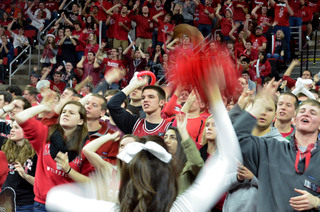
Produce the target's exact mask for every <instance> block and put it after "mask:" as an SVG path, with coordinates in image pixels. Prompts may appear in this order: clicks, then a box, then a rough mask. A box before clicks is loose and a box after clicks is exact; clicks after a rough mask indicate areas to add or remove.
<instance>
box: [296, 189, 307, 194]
mask: <svg viewBox="0 0 320 212" xmlns="http://www.w3.org/2000/svg"><path fill="white" fill-rule="evenodd" d="M294 191H295V192H297V193H299V194H306V193H307V192H306V191H304V190H300V189H297V188H295V189H294Z"/></svg>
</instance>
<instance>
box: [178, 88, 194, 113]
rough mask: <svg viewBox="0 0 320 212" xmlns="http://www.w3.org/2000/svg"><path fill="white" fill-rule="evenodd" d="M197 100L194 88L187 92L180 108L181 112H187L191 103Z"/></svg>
mask: <svg viewBox="0 0 320 212" xmlns="http://www.w3.org/2000/svg"><path fill="white" fill-rule="evenodd" d="M196 100H197V97H196V94H195V92H194V90H193V91H192V92H191V93H190V94H189V96H188V99H187V101H186V103H184V105H183V107H182V108H181V112H183V113H185V114H187V113H188V112H189V110H190V108H191V105H192V104H193V103H194V102H195V101H196Z"/></svg>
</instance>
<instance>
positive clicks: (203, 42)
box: [193, 33, 213, 54]
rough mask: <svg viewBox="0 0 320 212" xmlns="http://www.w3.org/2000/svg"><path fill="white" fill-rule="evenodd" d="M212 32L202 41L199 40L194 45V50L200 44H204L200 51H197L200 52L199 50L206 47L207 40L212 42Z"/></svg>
mask: <svg viewBox="0 0 320 212" xmlns="http://www.w3.org/2000/svg"><path fill="white" fill-rule="evenodd" d="M212 39H213V38H212V33H210V34H209V35H208V36H207V37H205V38H204V39H203V40H202V41H201V42H199V43H198V44H197V45H196V46H195V47H193V50H196V49H197V48H198V47H199V46H200V45H202V46H201V48H200V49H199V50H198V51H196V52H195V54H198V53H199V52H201V51H202V50H203V49H204V48H205V47H206V44H205V43H206V42H207V41H208V42H210V41H212ZM204 44H205V45H204Z"/></svg>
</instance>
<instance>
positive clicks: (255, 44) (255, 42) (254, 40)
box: [249, 33, 267, 50]
mask: <svg viewBox="0 0 320 212" xmlns="http://www.w3.org/2000/svg"><path fill="white" fill-rule="evenodd" d="M249 40H250V41H251V42H252V49H256V50H258V47H259V46H262V44H263V43H267V39H266V38H265V37H264V36H263V35H261V36H259V37H258V36H256V35H254V34H253V33H251V35H250V36H249Z"/></svg>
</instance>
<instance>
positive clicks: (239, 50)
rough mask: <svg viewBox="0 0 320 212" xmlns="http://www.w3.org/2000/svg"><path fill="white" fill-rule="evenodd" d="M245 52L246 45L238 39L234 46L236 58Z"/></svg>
mask: <svg viewBox="0 0 320 212" xmlns="http://www.w3.org/2000/svg"><path fill="white" fill-rule="evenodd" d="M244 50H246V48H245V47H244V44H243V43H242V41H241V42H240V41H239V38H236V41H235V44H234V54H235V56H236V58H238V56H239V55H240V54H241V53H242V52H244Z"/></svg>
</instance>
